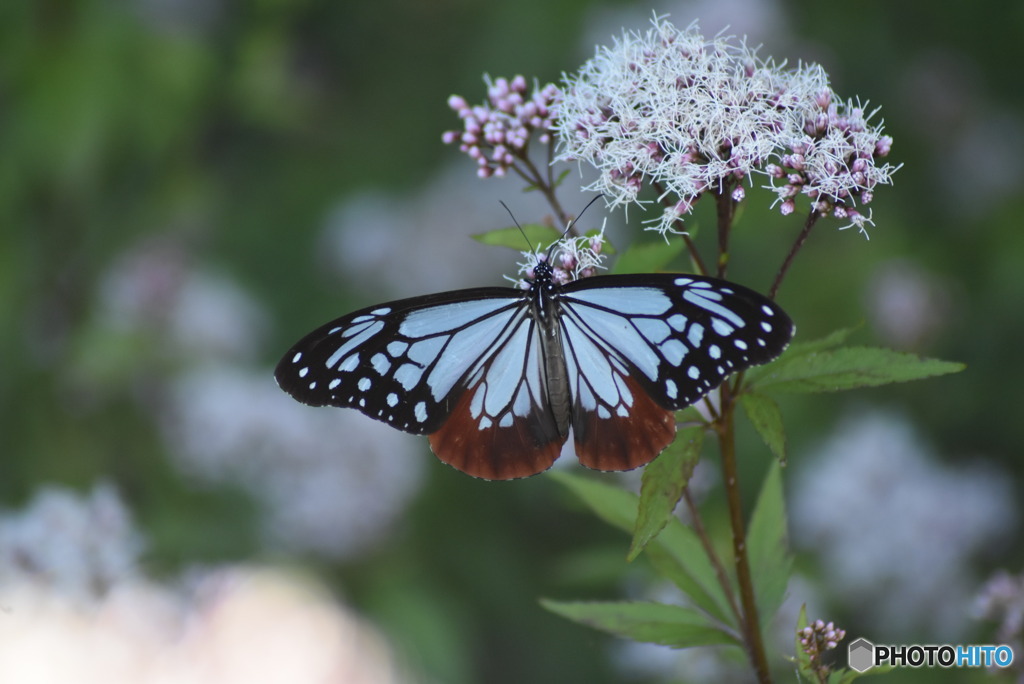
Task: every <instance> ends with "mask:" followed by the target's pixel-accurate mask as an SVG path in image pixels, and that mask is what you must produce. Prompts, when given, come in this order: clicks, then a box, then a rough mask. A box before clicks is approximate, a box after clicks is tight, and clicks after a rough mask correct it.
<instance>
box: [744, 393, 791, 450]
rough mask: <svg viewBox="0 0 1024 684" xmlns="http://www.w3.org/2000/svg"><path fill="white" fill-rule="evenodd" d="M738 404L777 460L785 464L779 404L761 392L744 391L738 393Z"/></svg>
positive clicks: (784, 444)
mask: <svg viewBox="0 0 1024 684" xmlns="http://www.w3.org/2000/svg"><path fill="white" fill-rule="evenodd" d="M740 406H741V407H743V412H744V413H745V414H746V415H747V418H749V419H750V422H751V423H753V425H754V429H755V430H757V434H759V435H761V439H762V440H764V443H765V444H766V445H767V446H768V448H769V449H770V450H771V452H772V454H773V455H774V456H775V458H776V459H777V460H778V462H779V463H781V464H782V465H786V431H785V429H784V428H783V425H782V411H780V410H779V405H778V404H776V403H775V401H774V400H773V399H771V398H770V397H767V396H765V395H763V394H760V393H758V392H750V391H746V392H744V393H743V394H741V395H740Z"/></svg>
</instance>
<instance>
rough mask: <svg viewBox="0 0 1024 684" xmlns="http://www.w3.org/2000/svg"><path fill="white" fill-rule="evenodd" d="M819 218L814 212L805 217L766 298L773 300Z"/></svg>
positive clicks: (819, 215)
mask: <svg viewBox="0 0 1024 684" xmlns="http://www.w3.org/2000/svg"><path fill="white" fill-rule="evenodd" d="M820 217H821V214H819V213H818V212H816V211H811V213H810V214H808V215H807V220H806V221H805V222H804V227H803V230H801V231H800V234H799V235H798V236H797V237H796V242H794V243H793V246H792V247H790V249H789V254H787V255H786V259H785V260H784V261H783V262H782V266H780V267H779V272H778V273H777V274H776V275H775V282H774V283H772V289H771V290H769V291H768V298H769V299H775V295H777V294H778V293H779V287H780V286H781V285H782V279H783V278H785V277H786V272H787V271H789V267H790V266H792V265H793V259H794V258H796V255H797V252H799V251H800V248H801V247H803V246H804V243H805V242H807V236H809V235H810V234H811V229H812V228H814V224H815V223H817V222H818V219H819V218H820Z"/></svg>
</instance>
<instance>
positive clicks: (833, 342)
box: [746, 326, 859, 386]
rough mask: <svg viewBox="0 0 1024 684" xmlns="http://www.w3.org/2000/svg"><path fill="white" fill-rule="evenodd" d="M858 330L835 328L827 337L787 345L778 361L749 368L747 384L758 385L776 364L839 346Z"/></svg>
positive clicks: (789, 361)
mask: <svg viewBox="0 0 1024 684" xmlns="http://www.w3.org/2000/svg"><path fill="white" fill-rule="evenodd" d="M858 327H859V326H858ZM856 330H857V328H856V327H854V328H840V329H839V330H835V331H833V332H831V333H829V334H828V335H825V337H819V338H818V339H816V340H810V341H808V342H794V343H793V344H791V345H789V346H788V347H786V351H784V352H782V356H780V357H779V359H778V360H777V361H775V362H773V363H770V364H768V365H766V366H755V367H754V368H750V369H748V370H747V371H746V374H747V375H746V378H747V384H748V385H750V386H754V385H757V384H758V382H759V381H760V379H761V378H763V377H765V376H768V375H771V374H772V373H773V372H774V370H775V366H776V365H778V364H786V363H791V362H795V361H796V359H797V358H798V357H801V356H807V355H808V354H811V353H813V352H819V351H825V350H826V349H832V348H834V347H838V346H839V345H841V344H842V343H843V342H845V341H846V338H847V337H849V336H850V335H851V334H853V333H854V332H855V331H856Z"/></svg>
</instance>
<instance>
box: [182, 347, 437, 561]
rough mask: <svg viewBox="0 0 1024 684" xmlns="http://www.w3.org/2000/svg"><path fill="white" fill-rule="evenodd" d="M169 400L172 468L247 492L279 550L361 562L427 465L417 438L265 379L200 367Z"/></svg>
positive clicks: (413, 490) (266, 373)
mask: <svg viewBox="0 0 1024 684" xmlns="http://www.w3.org/2000/svg"><path fill="white" fill-rule="evenodd" d="M170 397H171V401H170V408H169V410H168V411H167V414H166V417H165V419H164V421H163V425H162V427H163V432H164V435H165V439H166V442H167V444H168V446H169V448H170V451H171V453H172V455H173V458H174V459H175V462H176V463H177V464H178V465H179V466H180V467H181V468H182V469H184V470H185V471H186V472H188V473H190V474H192V475H194V476H196V477H197V478H199V479H200V480H205V481H210V482H231V483H236V484H238V485H240V486H242V487H244V488H246V489H247V490H248V491H249V492H251V493H252V494H253V495H254V496H255V497H256V498H257V500H259V501H261V502H262V503H263V504H265V511H266V516H267V519H266V526H265V529H266V535H267V541H268V542H269V543H270V544H271V545H272V546H274V547H277V548H285V549H287V550H290V551H300V552H314V553H318V554H322V555H325V556H328V557H331V558H336V559H340V558H351V557H353V556H355V555H357V554H359V553H361V552H362V551H364V550H365V549H366V548H367V547H368V546H371V545H373V544H374V543H376V542H377V541H379V540H380V538H381V536H382V535H383V534H384V533H385V532H386V531H387V530H388V529H389V528H390V527H391V525H392V524H393V523H394V522H395V521H396V519H397V518H398V517H399V516H400V514H401V513H402V512H403V511H404V510H405V508H406V506H407V505H408V503H409V502H410V500H411V498H412V497H413V496H414V495H415V494H416V492H417V491H418V490H419V488H420V486H421V484H422V480H423V477H424V469H425V466H426V464H427V463H428V462H429V458H428V455H427V453H426V448H425V445H424V443H423V440H422V439H421V438H417V437H415V436H413V435H408V434H405V433H402V432H399V431H397V430H394V429H392V428H390V427H388V426H387V425H385V424H383V423H380V422H377V421H374V420H371V419H369V418H367V417H365V416H363V415H362V414H360V413H357V412H356V411H340V410H337V409H331V408H319V409H318V408H311V407H309V406H303V405H302V404H299V403H297V402H295V401H294V400H292V399H291V398H290V397H288V396H287V395H285V394H284V393H283V392H282V391H281V390H280V389H278V387H277V385H276V384H275V383H274V382H273V379H272V377H271V375H270V373H269V371H266V370H261V371H259V372H253V371H248V370H244V369H239V368H230V367H225V366H214V365H209V366H197V367H195V368H193V369H192V370H191V371H189V372H187V373H184V374H182V375H181V376H180V377H179V378H177V379H176V380H175V381H174V383H173V388H172V390H171V394H170Z"/></svg>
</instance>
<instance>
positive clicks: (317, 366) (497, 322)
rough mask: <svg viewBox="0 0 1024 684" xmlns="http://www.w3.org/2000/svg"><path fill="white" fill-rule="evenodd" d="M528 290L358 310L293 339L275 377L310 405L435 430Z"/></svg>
mask: <svg viewBox="0 0 1024 684" xmlns="http://www.w3.org/2000/svg"><path fill="white" fill-rule="evenodd" d="M524 297H525V293H522V292H517V291H516V290H511V289H506V288H480V289H476V290H465V291H462V292H446V293H441V294H437V295H427V296H425V297H413V298H411V299H404V300H401V301H397V302H391V303H388V304H382V305H380V306H375V307H369V308H366V309H362V310H361V311H356V312H355V313H352V314H349V315H348V316H343V317H342V318H339V319H336V320H334V321H331V322H330V323H327V324H326V325H323V326H321V327H320V328H318V329H316V330H314V331H313V332H312V333H310V334H309V335H307V336H306V337H304V338H302V339H301V340H300V341H299V342H298V343H296V344H295V345H294V346H293V347H292V348H291V349H290V350H289V351H288V352H287V353H286V354H285V355H284V358H282V359H281V362H280V363H278V365H277V369H276V370H275V373H274V375H275V377H276V379H277V382H278V384H279V385H280V386H281V388H282V389H284V390H285V391H286V392H288V393H289V394H291V395H292V396H293V397H294V398H295V399H297V400H299V401H301V402H302V403H304V404H309V405H311V406H338V407H346V408H355V409H358V410H359V411H362V412H363V413H365V414H366V415H368V416H370V417H371V418H375V419H377V420H382V421H385V422H387V423H388V424H389V425H391V426H393V427H396V428H398V429H400V430H404V431H406V432H412V433H415V434H428V433H432V432H435V431H436V430H437V429H438V428H440V427H441V425H442V423H444V422H445V420H446V419H447V418H448V416H449V413H450V405H451V403H452V400H453V397H452V396H451V394H452V392H453V390H455V389H456V388H457V387H458V386H459V383H460V381H462V380H463V376H465V375H466V374H467V373H468V372H469V370H470V368H471V367H472V366H473V365H474V361H475V360H476V359H477V358H478V357H479V356H480V354H481V353H482V351H483V350H484V349H488V348H493V347H495V346H500V345H499V344H498V343H499V341H500V340H501V339H502V336H503V335H507V334H508V328H509V325H510V323H511V313H510V312H513V311H515V310H520V309H522V304H523V300H524Z"/></svg>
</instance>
